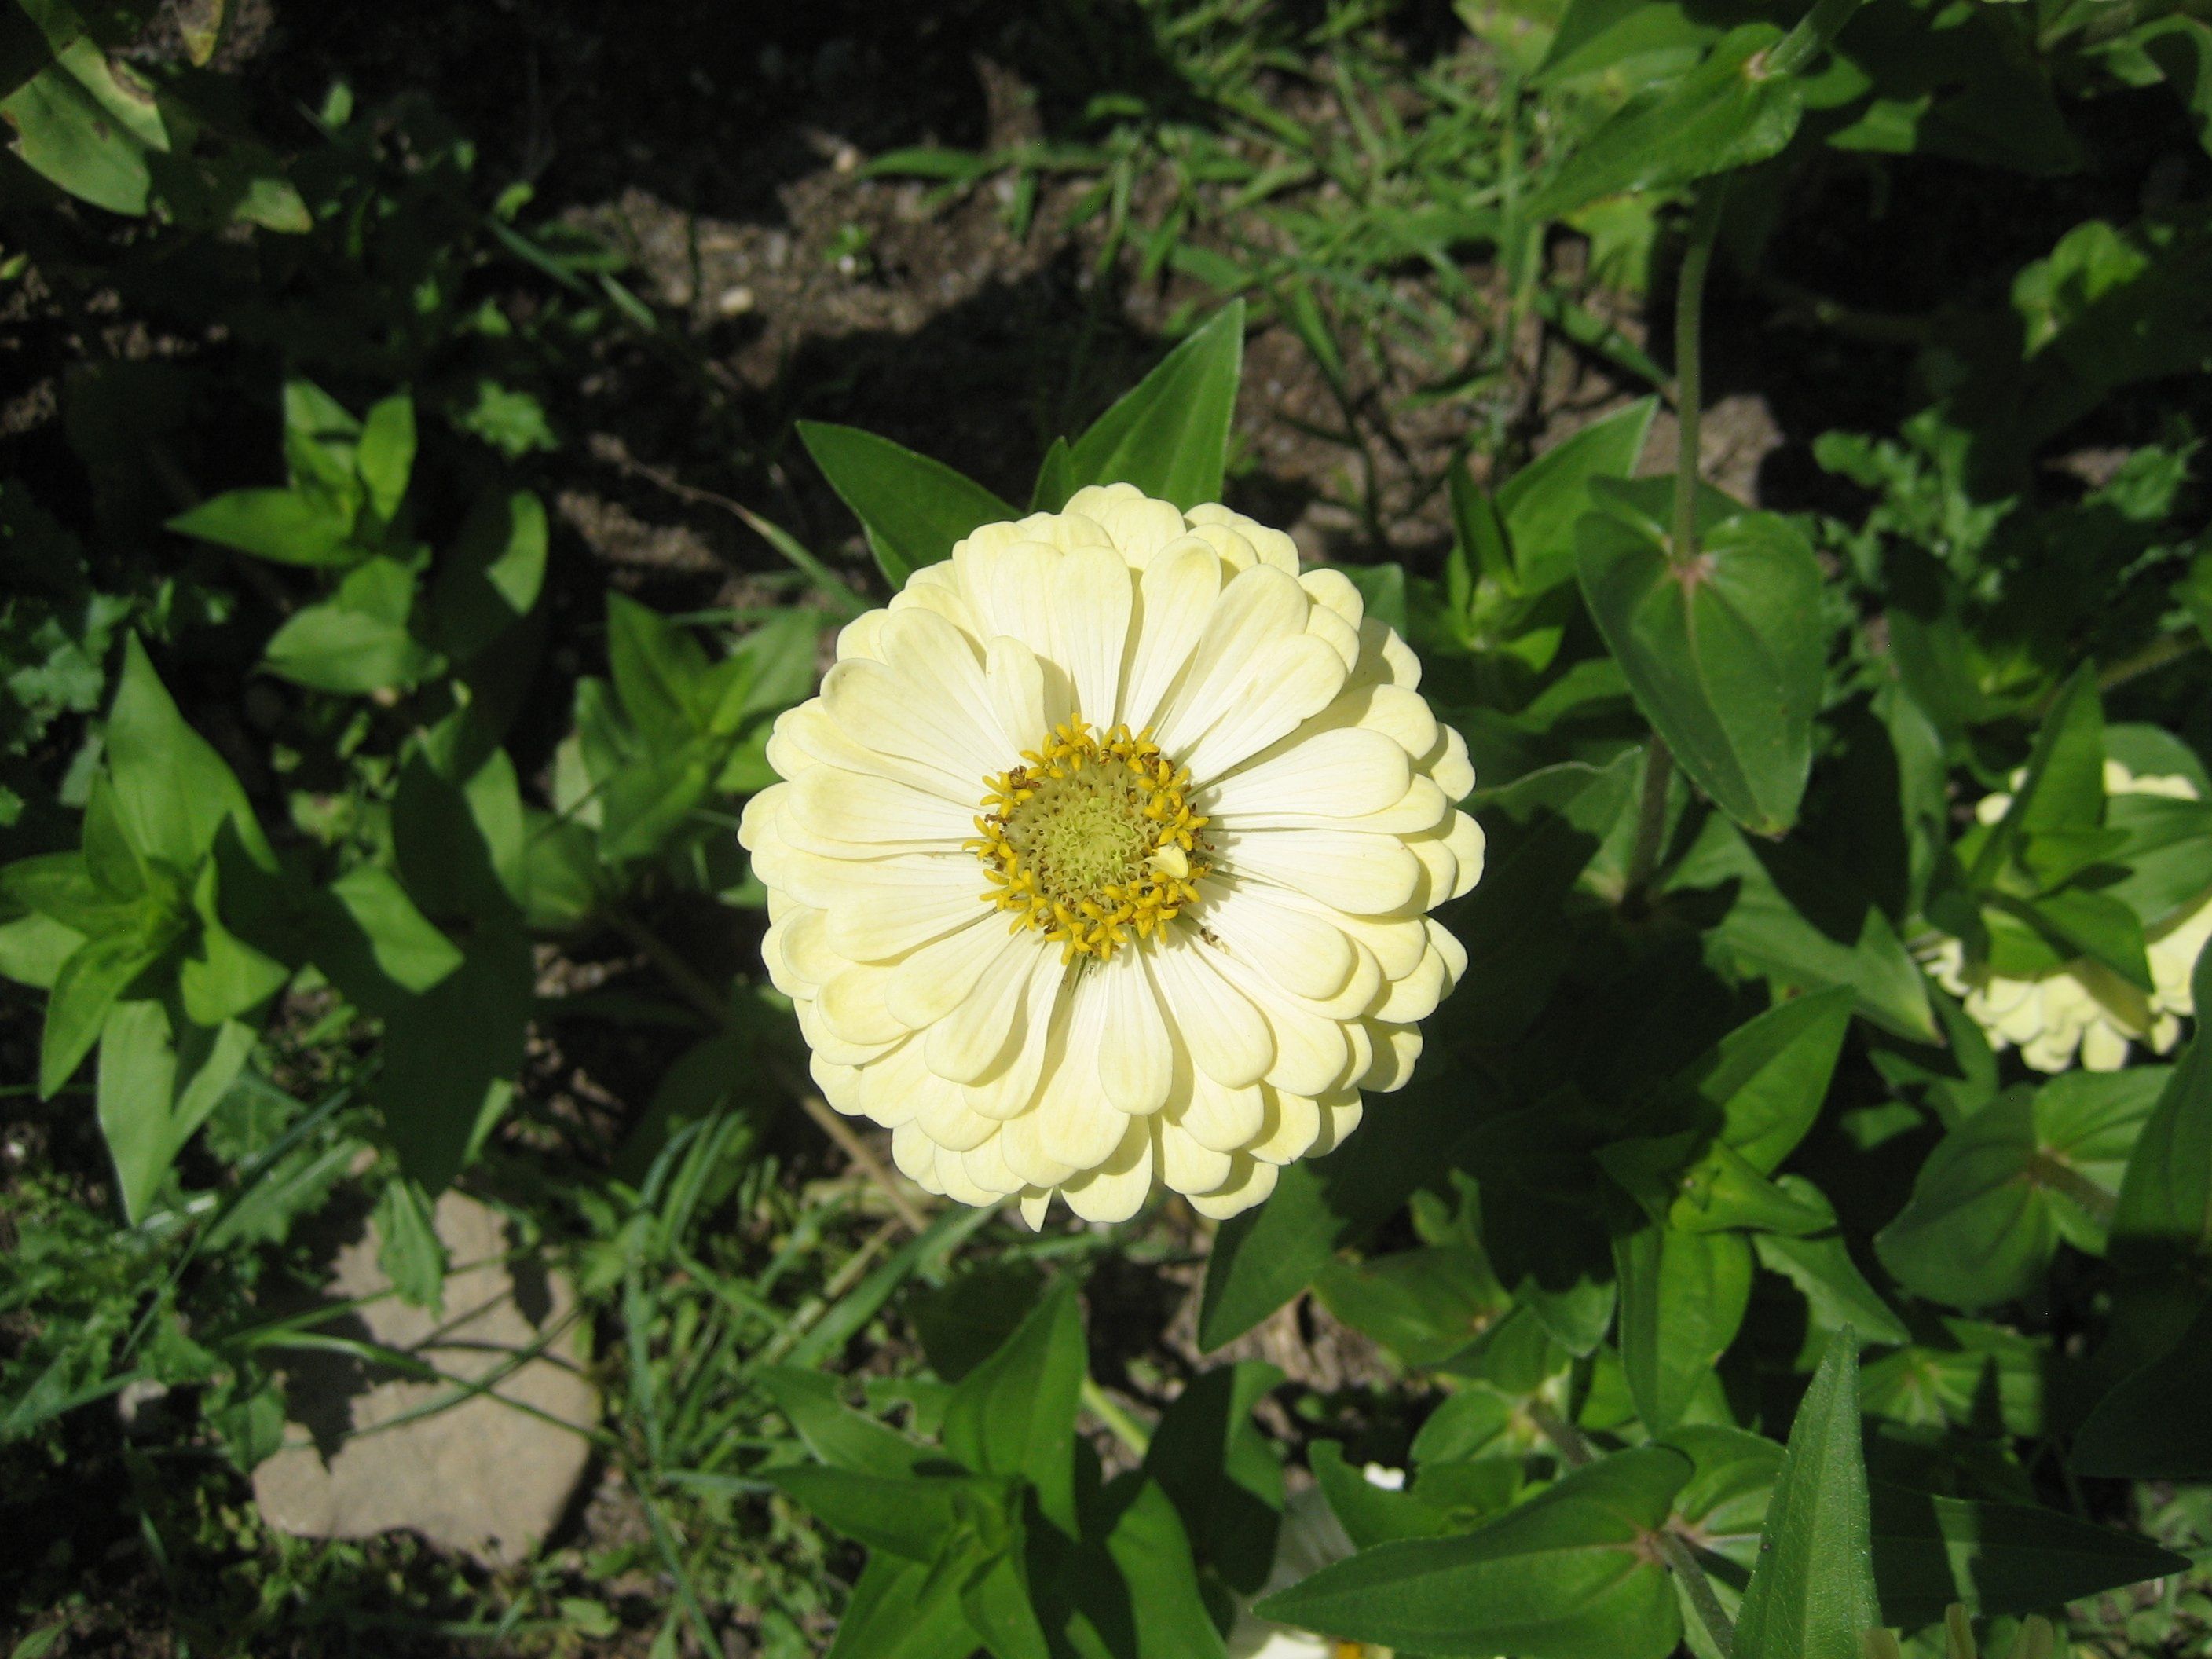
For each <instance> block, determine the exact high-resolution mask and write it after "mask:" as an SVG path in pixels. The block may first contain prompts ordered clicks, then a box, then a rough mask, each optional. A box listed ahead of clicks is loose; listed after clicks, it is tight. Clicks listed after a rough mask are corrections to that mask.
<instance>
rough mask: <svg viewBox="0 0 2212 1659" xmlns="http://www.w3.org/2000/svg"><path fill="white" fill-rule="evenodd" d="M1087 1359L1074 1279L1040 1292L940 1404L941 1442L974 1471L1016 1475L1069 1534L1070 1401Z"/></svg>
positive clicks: (1072, 1486)
mask: <svg viewBox="0 0 2212 1659" xmlns="http://www.w3.org/2000/svg"><path fill="white" fill-rule="evenodd" d="M1086 1364H1087V1358H1086V1355H1085V1349H1084V1342H1083V1317H1082V1314H1081V1312H1080V1311H1079V1310H1078V1308H1077V1306H1076V1302H1075V1284H1074V1281H1073V1279H1062V1280H1061V1281H1060V1282H1059V1283H1058V1284H1056V1285H1053V1286H1052V1288H1051V1289H1049V1290H1048V1291H1046V1292H1045V1294H1044V1299H1043V1300H1042V1301H1041V1302H1039V1303H1038V1304H1037V1305H1036V1309H1035V1310H1033V1311H1032V1312H1031V1313H1030V1316H1029V1317H1028V1318H1027V1319H1025V1320H1024V1321H1023V1322H1021V1324H1020V1326H1019V1327H1018V1328H1017V1329H1016V1330H1015V1332H1014V1334H1013V1335H1012V1337H1010V1338H1008V1339H1007V1340H1006V1345H1005V1346H1003V1347H1001V1348H1000V1350H999V1351H998V1352H996V1353H994V1354H993V1355H992V1356H991V1357H990V1358H988V1359H987V1360H985V1361H984V1362H983V1363H982V1364H980V1365H978V1366H976V1368H975V1370H972V1371H970V1372H969V1373H968V1375H967V1376H963V1377H962V1378H961V1379H960V1382H959V1384H958V1386H957V1387H956V1388H955V1389H953V1391H952V1396H951V1400H949V1401H947V1402H946V1404H945V1450H947V1451H949V1452H951V1454H952V1455H953V1456H955V1457H957V1458H958V1459H959V1460H960V1461H961V1462H963V1463H964V1464H966V1465H967V1466H968V1467H969V1468H971V1469H973V1470H975V1472H976V1473H977V1474H993V1475H1018V1476H1021V1477H1023V1478H1024V1479H1025V1480H1028V1481H1029V1482H1030V1484H1031V1485H1032V1486H1035V1487H1036V1493H1037V1507H1038V1508H1039V1509H1040V1510H1042V1511H1043V1513H1044V1516H1045V1518H1046V1519H1047V1520H1048V1521H1050V1522H1053V1524H1054V1525H1055V1526H1057V1527H1059V1528H1060V1530H1061V1531H1063V1532H1065V1533H1066V1534H1068V1535H1069V1536H1071V1537H1073V1535H1074V1534H1075V1533H1076V1530H1077V1525H1076V1516H1075V1464H1074V1455H1073V1454H1074V1448H1073V1443H1072V1440H1073V1433H1074V1424H1075V1407H1076V1401H1077V1399H1078V1397H1079V1394H1080V1391H1081V1389H1082V1386H1083V1378H1084V1375H1085V1366H1086Z"/></svg>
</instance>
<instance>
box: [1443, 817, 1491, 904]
mask: <svg viewBox="0 0 2212 1659" xmlns="http://www.w3.org/2000/svg"><path fill="white" fill-rule="evenodd" d="M1487 844H1488V837H1487V836H1485V835H1484V834H1483V833H1482V826H1481V825H1480V824H1479V823H1476V822H1475V821H1474V817H1473V816H1472V815H1471V814H1469V813H1466V812H1454V813H1453V814H1452V817H1451V827H1450V829H1448V830H1447V831H1446V832H1445V835H1444V845H1445V846H1447V847H1449V848H1451V854H1452V860H1453V862H1454V864H1455V866H1456V868H1457V870H1458V878H1457V879H1456V880H1455V881H1454V882H1453V883H1452V885H1451V890H1450V891H1449V893H1447V894H1446V895H1445V896H1446V897H1447V898H1464V897H1466V896H1467V895H1468V893H1470V892H1472V891H1474V884H1475V883H1477V882H1478V881H1480V880H1481V879H1482V864H1483V856H1484V853H1485V851H1486V847H1487Z"/></svg>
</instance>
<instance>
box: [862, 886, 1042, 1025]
mask: <svg viewBox="0 0 2212 1659" xmlns="http://www.w3.org/2000/svg"><path fill="white" fill-rule="evenodd" d="M1019 948H1020V941H1019V940H1018V939H1017V938H1016V937H1015V936H1014V935H1012V934H1011V933H1008V932H1007V931H1006V922H1005V921H1004V920H1003V918H1002V917H1001V915H1000V913H999V912H998V911H996V910H986V909H985V908H982V906H981V905H978V906H976V907H975V920H974V921H971V922H969V924H968V925H967V926H966V927H961V928H958V929H957V930H956V931H954V932H952V933H947V934H946V935H945V937H944V938H942V939H933V940H932V941H931V942H930V943H928V944H927V945H923V946H922V947H921V949H920V950H918V951H915V952H913V953H912V954H911V955H909V956H907V957H902V958H901V959H900V961H899V962H898V963H897V965H896V966H895V967H894V968H892V969H891V977H890V984H889V985H888V986H886V987H884V1003H885V1005H886V1006H888V1007H889V1008H890V1011H891V1013H892V1016H893V1017H894V1018H896V1019H897V1020H898V1021H899V1022H900V1023H901V1024H904V1025H906V1026H908V1028H910V1029H912V1030H920V1029H921V1028H922V1027H923V1026H925V1025H933V1024H936V1023H937V1022H938V1021H939V1020H940V1019H943V1018H945V1016H946V1015H947V1014H949V1013H951V1012H952V1011H953V1009H954V1008H956V1007H957V1006H959V1005H960V1004H961V1003H963V1002H964V1001H965V1000H967V999H968V996H969V993H970V992H972V991H973V990H974V989H975V981H978V980H980V979H981V978H982V976H983V975H984V974H985V973H987V971H989V969H990V966H991V964H992V963H994V962H995V961H996V960H997V959H998V958H999V957H1000V955H1001V954H1003V953H1004V952H1006V951H1012V950H1017V949H1019Z"/></svg>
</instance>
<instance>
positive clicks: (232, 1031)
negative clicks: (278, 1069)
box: [97, 999, 254, 1222]
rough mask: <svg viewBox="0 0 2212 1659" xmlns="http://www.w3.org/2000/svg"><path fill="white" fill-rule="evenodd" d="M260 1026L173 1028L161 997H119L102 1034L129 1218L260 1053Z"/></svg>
mask: <svg viewBox="0 0 2212 1659" xmlns="http://www.w3.org/2000/svg"><path fill="white" fill-rule="evenodd" d="M253 1040H254V1036H253V1032H252V1030H251V1029H250V1028H248V1027H246V1026H244V1025H240V1024H235V1023H232V1024H225V1025H222V1026H221V1027H219V1028H217V1029H216V1030H206V1029H204V1028H201V1027H197V1026H191V1025H187V1026H185V1028H184V1030H182V1031H181V1032H176V1033H173V1027H172V1025H171V1022H170V1018H169V1014H168V1011H167V1009H166V1008H164V1007H163V1006H161V1004H160V1003H159V1002H155V1001H152V1000H143V999H133V1000H129V1001H125V1002H119V1003H117V1004H116V1005H115V1006H114V1007H113V1009H112V1011H111V1012H109V1014H108V1016H107V1022H106V1027H105V1029H104V1030H102V1032H101V1034H100V1081H99V1087H98V1091H97V1100H98V1108H99V1114H100V1133H101V1135H102V1136H103V1137H104V1138H105V1139H106V1142H107V1152H108V1156H109V1158H112V1160H113V1161H114V1164H115V1176H116V1187H117V1191H118V1196H119V1197H120V1198H121V1199H122V1200H123V1212H124V1215H125V1218H127V1219H129V1220H131V1221H132V1222H137V1221H138V1220H141V1219H143V1218H144V1216H145V1214H146V1212H147V1211H148V1209H149V1208H150V1207H151V1206H152V1204H153V1201H154V1197H155V1194H156V1193H157V1192H158V1191H159V1190H160V1188H161V1182H162V1180H163V1178H164V1177H165V1176H167V1174H168V1173H169V1170H170V1167H171V1166H172V1165H173V1164H175V1163H176V1161H177V1154H178V1153H179V1152H182V1151H183V1150H184V1147H185V1142H186V1141H188V1140H190V1139H191V1137H192V1133H193V1131H195V1130H197V1128H198V1127H200V1125H201V1124H202V1123H204V1122H205V1121H207V1115H208V1114H209V1113H210V1112H212V1111H213V1110H214V1109H216V1104H217V1103H218V1102H220V1101H221V1100H222V1095H223V1091H225V1090H226V1089H228V1088H229V1087H230V1085H231V1083H232V1081H233V1080H234V1079H235V1078H236V1077H237V1076H238V1073H239V1072H240V1069H241V1068H242V1067H243V1066H245V1064H246V1058H247V1056H248V1055H250V1054H252V1052H253Z"/></svg>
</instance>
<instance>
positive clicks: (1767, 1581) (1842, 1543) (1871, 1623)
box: [1735, 1328, 1881, 1659]
mask: <svg viewBox="0 0 2212 1659" xmlns="http://www.w3.org/2000/svg"><path fill="white" fill-rule="evenodd" d="M1858 1394H1859V1390H1858V1341H1857V1338H1856V1337H1855V1336H1854V1335H1853V1334H1851V1332H1850V1330H1849V1329H1848V1328H1846V1329H1844V1330H1843V1331H1840V1332H1838V1334H1836V1335H1835V1336H1834V1337H1833V1338H1832V1339H1831V1340H1830V1341H1829V1343H1828V1352H1827V1357H1826V1358H1824V1359H1823V1360H1821V1362H1820V1371H1819V1373H1818V1374H1817V1375H1816V1376H1814V1378H1813V1386H1812V1387H1811V1388H1810V1389H1807V1390H1806V1393H1805V1398H1804V1400H1803V1401H1802V1402H1800V1404H1799V1405H1798V1407H1797V1419H1796V1422H1794V1423H1792V1424H1791V1425H1790V1445H1789V1449H1788V1450H1787V1451H1786V1452H1785V1453H1784V1455H1783V1460H1782V1468H1781V1472H1780V1473H1779V1474H1778V1475H1776V1477H1775V1480H1774V1496H1773V1498H1772V1499H1771V1501H1770V1502H1769V1503H1768V1504H1767V1510H1766V1524H1765V1527H1764V1528H1763V1529H1762V1530H1761V1531H1760V1534H1759V1565H1758V1567H1757V1568H1756V1569H1755V1570H1754V1571H1753V1573H1752V1575H1751V1583H1749V1584H1748V1585H1747V1587H1746V1588H1745V1589H1744V1594H1743V1606H1742V1607H1741V1610H1740V1611H1739V1612H1738V1613H1737V1615H1736V1623H1735V1650H1736V1652H1738V1653H1739V1654H1741V1655H1742V1656H1743V1659H1864V1656H1865V1649H1864V1646H1863V1643H1864V1640H1865V1638H1866V1635H1867V1633H1868V1632H1869V1631H1874V1630H1878V1629H1879V1628H1881V1605H1880V1603H1879V1602H1878V1601H1876V1599H1875V1580H1874V1565H1873V1557H1872V1548H1871V1544H1870V1541H1869V1539H1870V1530H1871V1528H1870V1523H1869V1516H1868V1503H1867V1476H1866V1461H1865V1458H1864V1456H1863V1453H1862V1452H1861V1449H1860V1446H1859V1399H1858Z"/></svg>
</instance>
